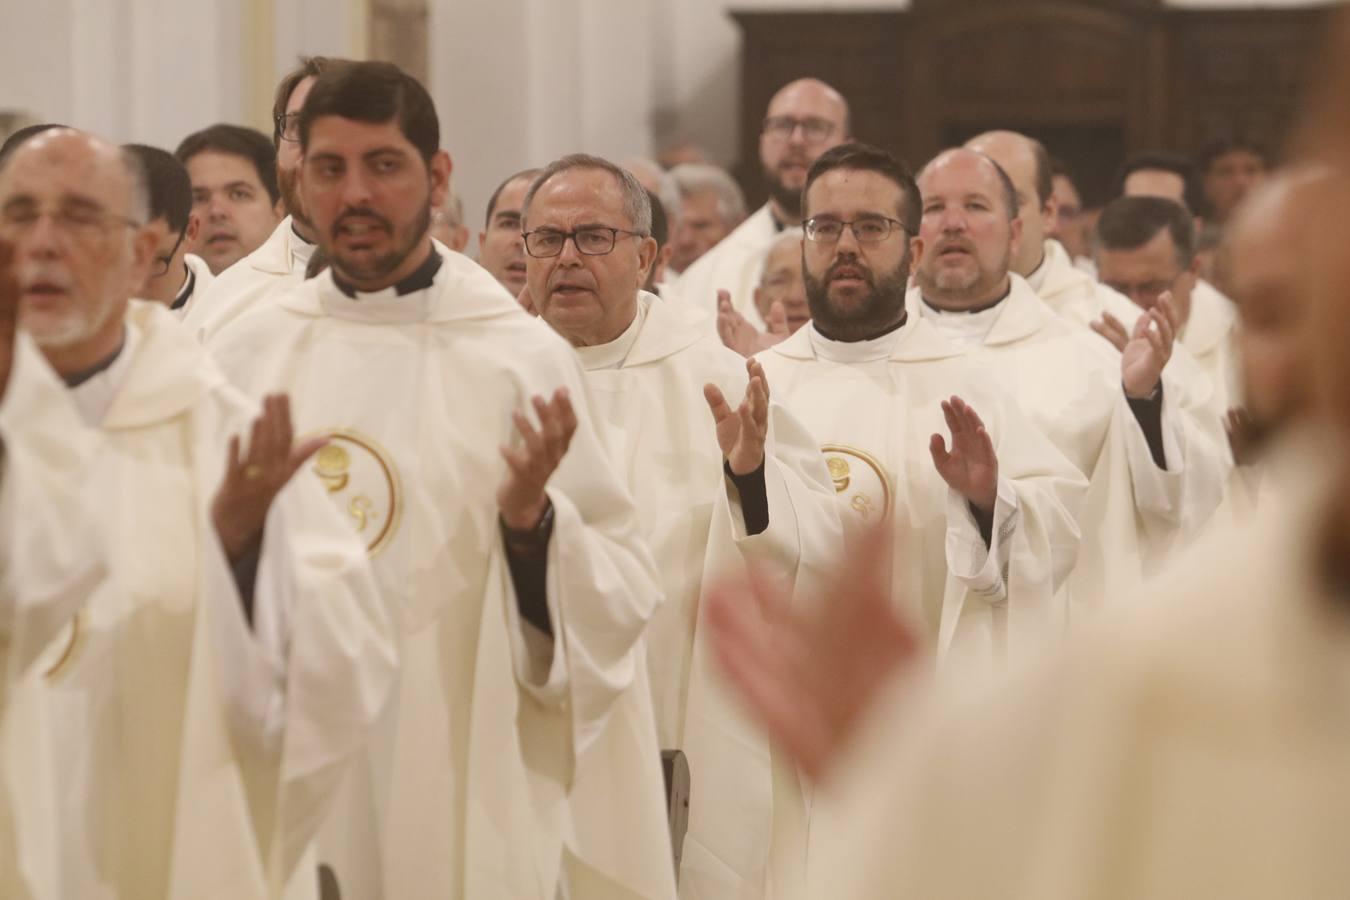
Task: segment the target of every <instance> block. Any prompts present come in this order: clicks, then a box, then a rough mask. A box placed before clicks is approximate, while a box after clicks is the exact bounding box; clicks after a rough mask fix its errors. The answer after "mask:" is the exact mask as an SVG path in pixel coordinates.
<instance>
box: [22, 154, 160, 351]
mask: <svg viewBox="0 0 1350 900" xmlns="http://www.w3.org/2000/svg"><path fill="white" fill-rule="evenodd" d="M148 206H149V203H148V199H147V193H146V189H145V183H144V177H143V175H142V170H141V168H140V163H139V160H137V159H136V157H135V156H133V155H132V154H130V153H128V152H126V151H124V150H123V149H122V148H120V147H118V146H116V145H114V144H110V143H107V142H106V141H103V140H100V139H99V138H96V137H94V136H93V135H89V134H85V133H83V132H78V131H73V130H71V129H67V128H61V129H52V130H50V131H45V132H43V133H42V134H39V135H36V136H34V137H33V138H31V139H29V140H28V141H25V142H24V143H23V144H22V145H21V146H20V147H19V148H18V149H17V150H15V152H14V154H13V155H12V156H11V157H10V158H9V159H8V160H6V162H5V165H4V168H3V169H0V229H3V232H4V236H5V237H6V238H8V239H9V240H10V241H11V242H12V243H13V244H14V256H15V269H16V275H17V278H18V282H19V291H20V296H19V314H20V318H21V321H22V322H23V324H24V326H25V327H26V328H27V330H28V331H29V332H30V333H31V334H32V336H33V338H34V339H35V340H36V341H37V342H38V344H39V345H40V346H41V347H42V349H43V351H44V352H45V353H46V354H47V357H48V359H49V360H50V361H51V363H52V365H53V366H54V367H55V368H56V369H57V370H58V371H60V372H62V373H63V374H70V373H72V372H78V371H81V370H82V369H85V368H89V367H91V366H93V365H96V364H98V363H99V362H100V361H101V360H103V359H104V358H106V357H107V356H109V355H111V354H112V353H113V352H114V351H115V350H116V348H117V346H118V344H119V343H120V341H121V336H122V323H121V316H122V312H123V310H124V309H125V308H126V302H127V298H128V297H129V296H130V295H131V294H132V292H133V291H135V290H137V289H138V288H139V287H140V285H141V284H142V283H143V282H144V280H145V276H146V274H147V272H148V269H149V264H150V259H151V257H152V255H153V253H154V249H155V239H154V236H153V235H152V234H150V232H148V231H147V230H145V229H144V228H143V225H144V223H145V219H146V216H147V214H148Z"/></svg>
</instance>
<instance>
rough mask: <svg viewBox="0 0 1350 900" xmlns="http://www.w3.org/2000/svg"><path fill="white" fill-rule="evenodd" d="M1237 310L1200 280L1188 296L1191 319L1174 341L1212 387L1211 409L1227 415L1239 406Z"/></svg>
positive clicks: (1217, 291) (1226, 299)
mask: <svg viewBox="0 0 1350 900" xmlns="http://www.w3.org/2000/svg"><path fill="white" fill-rule="evenodd" d="M1236 328H1237V310H1236V309H1235V308H1234V306H1233V301H1232V300H1229V299H1228V298H1227V297H1225V296H1224V295H1223V294H1221V293H1219V290H1218V289H1217V288H1216V287H1214V285H1212V284H1210V283H1209V282H1208V281H1205V280H1203V279H1201V280H1199V281H1197V282H1196V285H1195V290H1193V291H1192V292H1191V316H1190V318H1189V319H1188V320H1187V322H1186V326H1185V327H1184V328H1182V329H1181V333H1180V334H1179V335H1178V336H1177V340H1179V341H1180V342H1181V344H1182V345H1183V346H1184V347H1185V348H1186V349H1187V350H1189V351H1190V353H1191V355H1192V356H1194V357H1195V361H1196V362H1197V363H1199V364H1200V368H1201V369H1203V370H1204V373H1205V375H1207V376H1208V377H1209V380H1210V383H1211V384H1212V385H1213V386H1214V394H1215V397H1214V403H1213V405H1214V408H1215V409H1216V410H1221V411H1222V412H1223V413H1225V414H1226V413H1227V412H1228V410H1229V409H1230V408H1231V407H1234V406H1240V405H1241V403H1242V391H1241V387H1240V385H1239V380H1240V374H1239V372H1238V359H1237V347H1236V346H1235V345H1234V342H1235V338H1236V336H1235V334H1234V331H1235V329H1236Z"/></svg>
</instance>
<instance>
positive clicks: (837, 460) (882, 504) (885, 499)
mask: <svg viewBox="0 0 1350 900" xmlns="http://www.w3.org/2000/svg"><path fill="white" fill-rule="evenodd" d="M820 452H821V453H823V454H824V455H825V465H826V467H827V468H828V469H829V471H830V478H831V479H832V480H833V481H834V490H835V493H836V494H837V495H838V496H839V500H840V501H841V502H842V503H843V504H844V506H845V507H846V508H847V509H848V510H850V511H851V512H852V513H853V514H854V515H855V516H857V517H858V518H859V519H861V520H862V523H863V524H865V525H871V524H873V523H875V522H878V521H881V520H882V518H883V517H885V516H889V515H890V513H891V502H892V498H891V481H890V478H888V477H887V476H886V470H885V469H884V468H882V465H881V462H880V461H879V460H878V459H877V458H876V457H875V456H873V455H872V454H870V453H868V452H867V451H866V450H859V449H858V448H857V447H850V446H848V445H846V444H826V445H825V446H823V447H821V448H820Z"/></svg>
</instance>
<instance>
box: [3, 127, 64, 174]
mask: <svg viewBox="0 0 1350 900" xmlns="http://www.w3.org/2000/svg"><path fill="white" fill-rule="evenodd" d="M66 127H68V126H66V125H58V124H56V123H55V122H44V123H43V124H41V125H25V126H24V127H23V128H20V129H19V130H18V131H16V132H14V133H13V134H11V135H10V136H9V137H7V138H5V142H4V144H0V165H3V164H4V162H5V160H7V159H9V157H10V156H11V155H12V154H13V153H14V151H15V150H18V149H19V145H20V144H22V143H23V142H24V141H26V140H28V139H29V138H30V137H32V136H33V135H35V134H41V133H42V132H44V131H50V130H51V129H53V128H66Z"/></svg>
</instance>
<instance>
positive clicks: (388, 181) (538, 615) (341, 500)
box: [209, 63, 674, 900]
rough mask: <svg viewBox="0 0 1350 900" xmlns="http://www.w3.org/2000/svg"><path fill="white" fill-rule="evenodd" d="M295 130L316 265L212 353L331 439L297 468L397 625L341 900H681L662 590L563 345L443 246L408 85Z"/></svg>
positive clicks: (399, 83)
mask: <svg viewBox="0 0 1350 900" xmlns="http://www.w3.org/2000/svg"><path fill="white" fill-rule="evenodd" d="M300 135H301V141H302V146H303V149H304V154H305V155H304V163H303V168H302V173H301V185H302V189H303V192H304V195H305V198H306V206H307V208H308V210H309V212H310V215H311V218H312V220H313V221H314V224H315V227H316V230H317V233H318V235H319V238H320V240H321V241H322V242H323V245H324V250H325V253H326V254H327V255H328V256H329V258H330V259H331V261H332V265H331V268H330V269H329V271H328V272H326V273H325V274H323V275H321V276H318V277H316V278H314V279H311V280H310V281H307V282H304V283H303V284H301V285H300V286H299V287H298V288H296V289H295V290H293V291H291V292H289V293H287V294H284V295H283V296H281V297H280V298H278V300H277V302H276V303H267V304H263V305H260V306H258V307H256V308H255V309H253V310H252V311H250V312H249V313H247V314H245V315H243V316H241V317H240V318H239V319H237V320H236V321H235V322H233V323H231V324H230V325H228V326H226V327H225V328H224V329H222V330H221V331H220V332H219V333H218V334H216V335H215V336H214V337H213V338H212V339H211V341H210V344H209V346H210V347H211V349H212V350H213V351H214V352H215V353H216V354H217V356H218V358H219V359H220V361H221V364H222V365H223V366H224V367H225V369H226V371H227V372H228V373H229V374H230V375H232V376H233V377H235V378H237V379H239V381H240V383H242V384H244V385H246V386H247V387H248V388H249V389H250V390H253V391H255V392H259V393H261V392H262V391H265V390H269V389H274V388H284V389H285V390H287V391H288V392H289V393H290V394H291V396H292V397H293V398H294V402H295V408H296V419H297V422H298V423H299V427H300V430H301V431H302V432H304V433H310V434H325V435H328V436H330V440H331V443H330V445H329V447H328V448H327V449H326V450H325V451H322V452H321V453H320V455H319V456H318V457H317V458H316V463H315V466H316V468H317V470H318V472H319V474H320V476H321V477H322V478H323V480H324V481H325V483H326V484H327V486H328V489H329V492H330V495H331V498H332V500H333V501H334V503H336V504H337V505H338V506H339V508H341V509H342V510H343V511H344V512H345V513H346V515H347V516H348V518H349V521H350V523H351V525H352V527H353V528H354V529H355V530H356V531H357V533H358V534H359V535H360V536H361V538H362V539H363V540H364V541H365V542H366V545H367V548H368V550H369V553H370V555H371V558H372V560H373V565H374V568H375V573H376V577H377V579H378V580H379V583H380V586H381V589H382V590H383V592H384V594H385V596H386V598H387V599H388V600H389V602H390V603H391V604H393V605H394V606H395V607H396V608H397V609H398V610H399V622H400V625H401V630H402V639H403V676H402V678H401V680H400V682H399V685H398V689H397V696H396V698H395V701H394V703H393V704H392V705H391V706H390V708H389V709H388V710H387V713H386V716H385V717H384V719H383V720H382V722H381V723H380V729H379V733H378V735H377V736H376V738H375V740H374V742H373V745H372V747H371V749H370V752H369V753H368V755H367V758H366V759H365V760H364V763H363V765H362V767H361V769H360V771H359V772H357V773H354V777H353V778H351V779H350V780H349V782H348V783H347V785H346V786H345V795H344V799H343V805H342V807H341V810H340V813H339V814H336V815H334V816H333V817H332V818H331V819H330V821H329V822H328V827H327V829H326V830H325V833H324V834H323V836H322V837H321V840H320V851H321V853H320V855H321V858H322V862H323V863H324V864H325V865H327V866H329V867H331V869H332V870H333V872H334V874H335V875H336V878H337V880H338V882H339V885H340V887H341V890H342V891H343V893H344V895H345V896H359V897H367V896H387V897H399V898H418V897H446V896H450V897H465V898H478V897H502V898H506V897H511V898H539V900H553V898H554V893H555V890H556V889H557V887H558V885H559V884H560V882H561V883H563V884H565V885H566V887H567V889H568V890H570V891H571V896H574V897H587V898H591V897H597V898H605V897H633V896H640V897H670V896H673V894H674V872H673V866H672V860H671V849H670V842H669V838H668V837H667V834H666V816H665V808H664V803H663V797H662V790H661V784H662V775H661V768H660V755H659V748H658V745H657V742H656V730H655V725H654V720H653V718H652V714H651V698H650V692H649V688H648V686H647V680H646V667H645V651H644V648H643V644H642V634H643V631H644V629H645V627H646V625H647V622H648V620H649V619H650V618H651V616H652V614H653V612H654V611H655V609H656V607H657V605H658V602H659V599H660V592H659V588H658V587H657V585H656V580H655V572H654V568H653V566H652V562H651V558H650V555H649V553H648V551H647V549H646V547H645V546H644V545H643V543H642V542H641V540H640V537H639V534H640V532H639V529H638V523H637V519H636V517H635V515H634V510H633V506H632V501H631V500H630V498H629V495H628V492H627V489H626V487H625V486H624V484H623V481H622V478H621V477H619V475H618V474H617V473H616V472H615V471H614V467H613V465H612V464H611V463H610V461H609V459H608V458H607V457H606V455H605V453H604V449H603V446H602V444H601V440H600V438H599V435H598V434H597V431H596V427H595V423H594V422H593V421H592V419H591V409H590V402H589V399H588V392H587V389H586V386H585V383H584V381H583V378H582V371H581V367H580V366H579V364H578V363H577V360H576V357H575V354H574V353H573V352H572V350H571V348H570V347H568V346H567V344H566V343H565V342H564V341H562V340H561V339H560V338H559V337H558V336H557V335H556V334H554V333H553V332H552V331H551V330H550V329H549V328H548V326H547V325H545V324H544V323H543V322H540V321H538V320H536V319H533V318H531V317H530V316H529V315H528V314H526V313H525V312H524V311H523V310H522V309H521V307H520V306H519V304H517V303H516V301H515V299H514V298H512V297H511V296H510V295H509V294H507V293H506V292H505V291H504V290H503V289H502V287H501V285H500V284H499V283H498V282H497V281H496V280H495V279H494V278H493V277H492V276H491V275H490V274H488V272H486V271H485V270H484V269H482V268H481V267H479V266H478V265H476V264H475V263H473V262H472V261H471V260H469V259H467V258H465V257H463V256H461V255H459V254H456V253H449V252H447V253H444V254H443V255H442V254H441V253H440V252H438V251H437V250H436V249H435V247H434V245H433V243H432V241H431V239H430V237H429V236H428V233H427V230H428V225H429V222H430V216H429V210H430V209H431V208H433V204H434V203H437V202H439V201H440V200H441V199H442V198H443V196H444V191H445V190H446V186H447V184H448V181H449V175H450V168H451V166H450V159H449V157H448V156H447V155H446V154H445V153H444V151H441V150H439V149H438V141H439V124H438V121H437V118H436V113H435V109H434V106H433V105H432V102H431V99H430V97H429V96H427V94H426V91H425V89H424V88H422V86H421V85H420V84H418V82H417V81H416V80H415V79H413V78H412V77H411V76H408V75H407V74H405V73H403V72H401V71H400V70H398V69H397V68H396V67H394V66H392V65H389V64H387V63H360V64H356V65H354V66H352V67H350V68H347V69H344V70H343V71H341V72H329V73H325V74H324V75H322V76H320V79H319V80H318V81H317V82H316V83H315V85H314V87H313V88H312V89H311V92H310V96H309V98H308V100H307V101H306V105H305V107H304V110H303V112H302V115H301V120H300ZM545 398H551V399H545ZM555 470H556V471H555Z"/></svg>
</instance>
